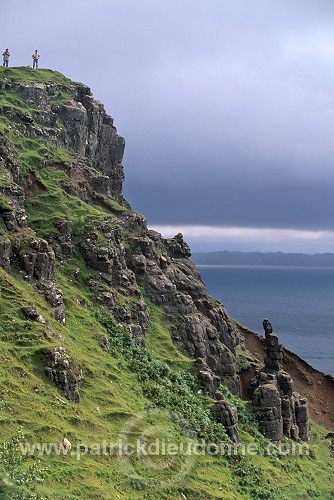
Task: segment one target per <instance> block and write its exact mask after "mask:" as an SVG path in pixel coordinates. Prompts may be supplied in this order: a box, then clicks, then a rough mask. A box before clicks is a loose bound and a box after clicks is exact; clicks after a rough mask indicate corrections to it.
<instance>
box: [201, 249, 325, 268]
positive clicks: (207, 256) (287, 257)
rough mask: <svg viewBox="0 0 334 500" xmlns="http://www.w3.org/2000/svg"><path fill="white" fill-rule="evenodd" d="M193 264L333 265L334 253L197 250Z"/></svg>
mask: <svg viewBox="0 0 334 500" xmlns="http://www.w3.org/2000/svg"><path fill="white" fill-rule="evenodd" d="M192 260H193V261H194V262H195V264H207V265H210V264H211V265H234V266H305V267H334V253H317V254H314V255H308V254H304V253H283V252H268V253H262V252H229V251H227V250H224V251H217V252H198V253H193V254H192Z"/></svg>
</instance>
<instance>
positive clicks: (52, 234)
mask: <svg viewBox="0 0 334 500" xmlns="http://www.w3.org/2000/svg"><path fill="white" fill-rule="evenodd" d="M0 92H1V94H2V96H3V97H6V102H5V104H4V105H2V113H3V115H4V117H5V119H6V121H5V123H6V124H7V123H8V120H10V121H11V123H12V125H11V126H10V127H8V126H7V125H6V126H4V127H3V128H2V129H1V132H0V170H1V182H0V194H1V206H0V213H1V227H2V228H1V230H0V265H1V266H2V267H3V268H4V269H5V271H6V272H7V273H11V272H13V271H14V270H15V272H19V273H20V274H21V276H22V277H23V279H24V280H26V281H28V282H30V283H31V285H32V286H33V287H34V288H35V290H36V293H40V294H43V296H44V297H45V300H46V302H47V303H48V304H49V305H50V306H51V307H52V308H53V309H54V315H55V318H56V319H57V320H58V321H59V322H60V323H61V324H65V322H66V308H65V305H64V300H63V292H62V290H61V288H60V287H59V285H58V284H57V279H56V273H55V268H59V269H61V267H62V266H64V265H66V264H70V265H75V263H76V259H78V258H79V259H83V261H84V262H85V264H86V266H87V267H88V268H90V269H92V270H95V271H96V272H97V273H96V274H95V276H96V277H95V278H94V279H93V278H89V279H88V280H86V283H85V286H87V287H89V289H90V290H91V292H92V296H93V297H94V300H95V302H96V303H98V304H101V305H104V306H105V307H106V308H108V309H109V310H110V311H111V312H112V313H113V315H114V316H115V317H116V318H117V321H118V322H120V323H122V324H123V325H126V326H127V327H128V328H129V329H130V331H131V334H132V337H133V339H134V341H135V342H136V343H137V344H138V345H144V344H145V339H146V337H147V334H148V325H149V322H150V317H149V314H148V308H147V301H148V300H149V301H151V302H153V303H154V304H156V305H159V306H161V307H162V308H163V309H164V311H165V312H166V314H167V317H168V319H169V320H170V322H171V323H172V325H173V329H172V331H171V336H172V339H173V341H174V342H175V344H176V345H177V346H178V347H179V349H180V350H182V351H184V352H186V353H188V355H189V356H190V357H191V358H193V359H195V360H196V367H197V370H198V376H199V379H200V381H201V383H202V384H203V386H204V387H205V388H206V389H207V391H208V393H209V394H210V395H211V396H215V397H216V399H217V401H218V402H217V403H216V405H215V408H214V409H213V411H214V413H215V414H216V415H217V419H218V420H219V421H222V422H223V423H224V425H226V427H227V429H228V431H229V434H230V435H231V437H232V439H234V440H236V439H237V433H238V430H237V415H236V411H235V409H233V408H231V407H230V405H228V404H225V403H224V401H223V395H222V394H221V393H219V391H218V392H217V389H218V387H219V384H220V383H224V384H226V385H227V386H228V387H229V388H230V390H231V391H232V392H233V393H234V394H239V393H240V382H239V376H238V374H237V371H236V370H237V369H236V347H240V348H242V349H243V348H244V339H243V336H242V334H241V333H240V331H239V330H238V329H237V328H236V326H235V324H234V323H233V322H231V321H230V319H229V317H228V315H227V313H226V310H225V309H224V307H223V305H222V304H221V303H219V302H218V301H216V300H214V299H213V298H211V297H210V296H209V295H208V292H207V290H206V287H205V285H204V283H203V281H202V278H201V276H200V274H199V272H198V270H197V269H196V267H195V265H194V264H193V262H192V261H191V260H190V256H191V253H190V249H189V246H188V245H187V244H186V243H185V242H184V240H183V237H182V235H181V234H178V235H176V236H175V237H174V238H170V239H164V238H162V236H161V235H160V234H158V233H157V232H155V231H151V230H149V229H148V228H147V224H146V220H145V218H144V216H143V215H141V214H137V213H134V212H132V211H131V210H130V207H129V204H128V202H127V201H126V200H125V199H124V197H123V192H122V183H123V179H124V174H123V166H122V163H121V162H122V157H123V151H124V139H123V138H122V137H120V136H119V135H118V134H117V130H116V128H115V127H114V125H113V119H112V118H111V117H110V116H108V115H107V114H106V112H105V110H104V108H103V105H102V104H101V103H99V102H98V101H96V100H95V99H94V98H93V96H92V95H91V92H90V90H89V88H88V87H85V86H83V85H81V84H73V83H72V82H67V83H47V84H42V83H31V84H22V83H18V82H15V81H10V80H3V81H1V82H0ZM15 103H20V107H18V106H17V105H16V104H15ZM22 109H24V111H22ZM23 139H24V140H25V141H27V140H28V141H30V143H29V144H30V148H32V149H33V150H34V148H35V156H33V157H32V156H31V155H30V157H29V158H28V160H27V153H26V152H25V150H24V151H23V152H22V153H20V145H18V144H19V141H18V140H21V143H22V142H23ZM37 148H38V149H37ZM59 151H61V152H62V154H60V153H59ZM33 152H34V151H33ZM55 171H57V172H62V173H63V176H62V178H61V180H60V181H59V183H58V187H59V188H60V189H61V190H62V193H64V196H67V199H70V198H71V197H72V198H73V197H74V198H75V199H78V200H81V201H82V202H84V203H86V204H89V205H92V206H93V205H98V206H100V207H103V209H104V216H103V217H100V218H99V220H95V221H89V220H87V221H86V222H85V223H84V224H83V225H82V227H81V226H80V228H78V227H76V225H75V221H74V220H73V219H71V216H70V215H71V214H69V216H68V217H64V216H61V215H58V216H57V217H51V220H50V224H49V226H48V227H49V229H48V230H45V228H44V229H43V237H41V234H40V228H39V223H38V221H33V205H34V202H33V201H31V200H33V198H32V193H36V192H38V193H40V194H41V196H42V195H43V193H44V192H46V191H47V190H48V186H49V185H48V184H47V182H48V179H49V177H50V176H51V174H52V175H54V172H55ZM48 176H49V177H48ZM72 198H71V199H72ZM55 203H57V200H55ZM73 279H74V280H75V279H77V280H79V279H82V278H81V277H80V269H79V268H77V271H76V272H75V274H74V276H73ZM122 297H124V298H129V297H130V298H131V301H130V302H129V301H127V302H126V301H124V300H122ZM124 304H126V305H124ZM59 352H60V354H59ZM64 353H65V351H63V350H62V348H60V351H59V349H58V351H57V352H56V351H52V352H51V353H50V354H49V356H48V360H47V361H46V371H47V373H48V375H49V377H50V378H51V379H52V380H54V381H55V383H57V384H58V385H59V387H61V388H62V389H63V390H64V392H65V394H67V396H68V395H69V394H70V395H71V396H70V399H72V400H73V401H76V402H78V401H79V395H78V389H79V386H80V383H81V381H82V374H79V375H78V377H77V378H76V379H75V380H74V381H72V383H71V384H70V383H69V381H68V380H69V377H68V373H67V369H68V366H69V361H68V358H67V357H66V355H65V354H64ZM259 385H260V384H259ZM261 387H262V385H260V387H259V389H257V390H258V391H259V390H262V389H261ZM255 392H256V391H255ZM257 396H258V395H257ZM68 397H69V396H68ZM259 397H260V396H259ZM260 399H261V398H260Z"/></svg>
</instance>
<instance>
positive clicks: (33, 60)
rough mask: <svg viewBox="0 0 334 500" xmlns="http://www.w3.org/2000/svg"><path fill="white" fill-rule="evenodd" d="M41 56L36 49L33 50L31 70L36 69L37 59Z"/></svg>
mask: <svg viewBox="0 0 334 500" xmlns="http://www.w3.org/2000/svg"><path fill="white" fill-rule="evenodd" d="M40 57H41V56H40V55H39V53H38V52H37V49H36V50H35V52H34V53H33V55H32V68H33V69H35V68H36V69H38V59H39V58H40Z"/></svg>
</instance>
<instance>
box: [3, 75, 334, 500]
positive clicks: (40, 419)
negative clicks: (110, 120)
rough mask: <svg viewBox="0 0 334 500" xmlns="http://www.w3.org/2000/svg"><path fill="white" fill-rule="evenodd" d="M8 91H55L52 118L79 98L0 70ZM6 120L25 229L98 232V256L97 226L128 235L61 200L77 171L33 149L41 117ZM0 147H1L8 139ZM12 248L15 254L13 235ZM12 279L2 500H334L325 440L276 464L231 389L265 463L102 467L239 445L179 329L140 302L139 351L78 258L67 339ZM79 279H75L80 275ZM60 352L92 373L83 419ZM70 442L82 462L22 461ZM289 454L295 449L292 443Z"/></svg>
mask: <svg viewBox="0 0 334 500" xmlns="http://www.w3.org/2000/svg"><path fill="white" fill-rule="evenodd" d="M4 78H6V80H7V81H8V82H16V83H22V84H32V83H42V84H48V83H52V84H59V92H58V94H56V95H55V97H54V99H53V104H60V103H62V102H66V100H68V98H69V96H70V95H71V92H73V85H75V83H74V82H72V81H70V80H68V79H67V78H65V77H64V76H63V75H61V74H60V73H57V72H54V71H51V70H39V71H33V70H32V69H30V68H26V67H21V68H8V69H7V68H0V80H2V79H4ZM0 107H1V109H2V111H3V113H2V114H1V116H0V128H1V130H2V131H3V132H4V133H5V134H6V136H7V137H8V140H9V141H10V144H11V148H12V150H13V154H14V160H15V161H16V162H17V163H18V164H19V165H20V168H21V170H22V172H23V174H24V176H25V179H26V180H27V185H26V200H27V201H26V209H27V214H28V222H29V227H32V229H33V230H34V231H36V234H37V236H39V237H45V238H46V237H49V236H50V235H57V234H58V231H57V229H56V226H55V223H57V222H59V221H62V220H70V221H72V222H73V242H74V243H75V244H77V243H78V242H79V241H81V240H82V238H83V237H84V235H85V232H87V231H89V228H91V227H92V226H97V229H94V231H97V232H98V240H97V245H98V246H99V245H100V246H105V245H107V244H108V240H107V238H106V236H105V234H104V233H103V232H99V231H98V225H99V223H102V222H103V223H104V224H107V225H108V226H109V229H110V232H112V231H113V230H114V229H118V228H120V221H119V220H118V219H120V218H121V217H122V213H123V211H124V208H123V207H120V206H119V205H118V203H117V202H116V201H115V200H112V199H110V198H106V197H101V198H100V199H98V198H96V200H95V202H96V204H95V205H92V204H88V203H85V202H83V201H82V200H81V199H79V198H78V197H77V196H75V195H70V194H68V193H67V192H65V190H64V189H63V186H64V185H67V186H69V185H70V183H71V179H70V176H69V175H68V171H69V169H70V167H71V166H72V165H76V164H77V160H78V159H77V158H76V157H75V155H73V153H71V152H70V151H67V150H65V149H60V148H56V147H55V146H54V145H52V144H50V143H48V142H46V141H44V140H42V139H41V138H39V137H33V138H31V137H28V136H27V134H26V133H25V128H24V127H25V125H24V123H25V120H27V119H28V120H29V119H30V118H29V117H31V118H32V119H34V118H35V117H36V116H37V114H38V113H39V110H38V109H37V108H34V107H33V106H31V104H30V103H27V102H25V101H24V100H23V99H22V97H21V96H20V95H19V94H18V93H17V92H15V91H14V90H13V91H12V92H7V93H6V94H3V95H1V96H0ZM2 140H3V144H4V146H6V140H5V138H4V137H2ZM81 160H82V159H80V161H81ZM82 164H83V169H91V170H90V173H92V172H93V170H92V166H91V165H89V164H86V163H82ZM11 182H12V181H11V178H10V176H9V174H8V172H7V171H6V170H5V169H4V168H3V169H2V170H0V185H4V184H9V183H11ZM9 201H10V200H9V199H8V198H7V197H5V196H1V199H0V208H1V209H3V210H5V209H9V207H10V205H9ZM1 227H4V226H3V224H2V223H1ZM5 234H6V236H10V237H11V239H12V241H14V239H15V238H14V236H15V235H14V236H13V234H9V233H8V231H5ZM31 236H32V232H31V230H30V229H29V228H26V229H24V230H22V232H21V237H22V247H23V248H24V246H25V245H26V244H27V242H28V240H29V238H30V237H31ZM122 243H123V244H124V246H125V247H126V248H129V246H130V244H129V242H128V240H127V231H123V241H122ZM16 267H17V266H16V263H15V262H14V263H13V266H12V268H13V274H12V275H8V274H6V273H5V271H4V270H2V269H0V301H1V307H0V346H1V349H0V423H1V430H2V433H1V439H0V498H3V499H4V500H5V498H8V499H11V500H15V499H16V498H17V499H20V500H24V499H30V500H33V499H38V498H39V499H43V498H44V499H55V500H59V499H61V500H66V499H72V500H73V499H77V498H82V499H87V500H91V499H92V500H94V499H96V500H110V499H118V498H122V499H126V500H128V499H138V500H141V499H143V500H144V499H145V500H146V499H149V500H150V499H152V500H156V499H157V498H161V499H171V500H180V499H182V498H184V496H185V497H186V498H187V499H188V500H189V499H192V500H214V499H226V500H227V499H228V500H241V499H246V500H247V499H249V500H271V499H280V500H284V499H285V500H287V499H288V500H290V499H291V500H294V499H296V500H297V499H305V498H321V499H330V498H333V496H334V487H333V477H334V465H333V464H334V461H333V460H331V459H330V458H329V453H328V446H329V441H328V440H325V439H324V438H325V435H326V433H327V431H326V430H325V429H323V428H322V427H321V426H319V425H317V424H315V423H314V424H313V427H312V428H313V438H312V443H311V455H310V456H283V455H279V454H278V450H276V454H271V455H268V454H267V453H266V450H267V448H266V447H267V446H268V441H266V440H265V439H264V438H263V436H262V435H261V434H260V433H259V431H258V426H257V422H256V420H255V419H254V415H253V414H252V412H251V409H250V407H249V404H248V403H246V402H243V401H241V400H240V399H239V398H237V397H235V396H233V395H231V394H230V393H229V391H228V390H227V389H226V388H222V391H223V392H224V393H225V397H226V398H227V399H228V400H229V401H231V403H232V404H233V405H235V406H237V408H238V410H239V418H240V421H239V423H240V439H241V443H242V444H243V445H244V446H248V445H256V446H257V447H258V451H259V452H258V453H257V454H254V455H250V454H245V455H243V453H242V448H240V449H239V451H238V450H235V451H233V448H230V451H231V453H230V455H227V454H223V455H212V456H211V455H210V454H198V455H190V456H187V455H184V454H182V453H180V452H178V453H176V454H175V455H171V454H169V455H162V454H156V455H151V456H150V457H146V456H145V454H143V453H142V454H141V455H140V456H139V455H137V454H135V455H133V456H131V457H126V456H124V455H122V454H121V453H119V452H118V453H110V454H108V453H107V454H103V453H97V452H98V451H101V450H98V447H99V446H100V447H101V446H102V444H103V443H104V442H105V443H107V444H109V445H110V444H117V443H118V442H119V440H120V439H121V438H124V439H126V440H127V442H128V443H130V444H135V443H136V442H137V439H141V440H145V442H146V443H148V444H151V445H154V443H155V440H156V439H159V440H160V441H163V442H165V443H167V444H168V443H172V444H173V443H177V444H180V443H182V444H183V445H184V446H186V445H191V446H193V445H195V444H196V443H201V442H202V440H204V441H206V442H208V441H212V442H214V443H220V442H221V441H224V442H225V443H228V444H229V445H230V446H232V443H229V442H228V440H227V438H226V434H225V431H224V429H223V428H222V426H221V425H220V424H217V423H216V422H214V421H213V420H212V417H211V413H210V406H211V405H212V404H213V401H212V400H210V399H209V398H208V397H207V396H206V395H205V393H204V394H203V391H202V390H200V387H199V386H198V385H197V382H196V377H195V375H196V372H195V368H194V361H193V360H191V359H189V357H188V356H187V355H185V354H184V353H181V352H180V351H179V350H178V349H177V348H176V346H175V345H174V343H173V341H172V340H171V332H172V328H173V325H172V323H171V321H169V320H168V318H167V316H166V313H165V312H164V310H163V309H162V308H161V307H158V306H156V305H155V304H153V303H152V302H151V301H150V300H148V298H147V297H146V296H145V293H144V291H142V292H143V298H144V300H145V302H146V304H147V307H148V312H149V327H148V338H147V339H146V347H147V348H146V349H140V348H138V347H136V346H134V345H133V344H132V342H131V339H130V337H129V332H128V331H127V329H126V328H125V329H124V328H120V326H119V325H118V324H117V322H116V320H115V318H114V317H113V316H112V315H111V313H110V312H108V311H106V310H104V309H101V308H97V307H96V305H95V304H94V302H93V292H92V291H91V290H90V289H89V288H88V287H87V286H86V283H87V280H89V279H90V278H93V279H94V280H95V281H99V273H98V272H97V271H94V270H92V269H88V268H87V266H86V264H85V262H84V261H83V259H82V257H81V256H80V254H79V253H78V254H76V255H74V256H71V260H70V261H66V259H65V261H64V262H63V263H62V265H61V266H60V265H59V263H58V262H57V263H56V268H57V269H56V283H57V285H58V286H59V287H60V288H61V289H62V291H63V294H64V304H65V307H66V325H64V326H63V325H60V324H59V323H58V322H57V321H56V320H55V318H54V311H53V310H52V308H51V307H50V306H49V305H48V304H47V303H46V301H45V300H44V297H43V296H42V295H41V294H40V293H38V291H37V289H36V287H35V285H36V284H34V283H27V282H26V281H24V280H23V278H22V276H21V275H20V274H19V272H18V270H17V269H16ZM77 267H79V268H80V274H79V277H76V275H75V270H76V269H77ZM98 290H99V291H104V290H109V291H110V290H111V291H112V292H113V294H114V295H115V296H116V297H117V300H118V303H119V306H120V307H123V308H129V309H130V310H131V308H132V307H133V306H134V303H135V302H136V301H137V300H138V297H127V296H123V295H121V294H120V293H119V292H116V291H115V290H112V289H110V288H108V287H107V285H106V284H104V283H102V282H100V284H99V285H98ZM32 304H33V305H34V306H35V307H36V308H37V310H38V311H39V313H40V314H41V315H42V316H43V318H44V319H45V321H46V324H47V325H48V326H49V327H51V328H52V329H53V331H54V335H53V334H52V333H51V330H50V329H47V328H46V326H45V325H43V324H42V323H38V322H36V321H30V320H28V319H27V317H26V316H25V314H24V311H23V309H24V308H25V307H27V306H30V305H32ZM102 335H107V336H108V338H109V340H110V343H111V349H110V352H105V351H104V350H103V349H102V347H101V337H102ZM59 336H61V337H62V339H63V340H62V339H61V338H60V337H59ZM59 346H63V347H65V348H66V350H67V353H68V355H69V356H70V359H71V363H72V365H71V366H74V365H75V366H76V367H77V369H82V370H83V373H84V381H83V384H82V387H81V389H80V403H79V404H77V405H76V404H74V403H71V402H69V401H67V400H66V399H65V397H64V395H63V393H62V392H61V391H60V390H58V389H57V387H56V386H55V385H54V384H53V383H51V382H50V380H49V379H48V377H47V375H46V373H45V367H44V365H45V359H46V355H47V353H48V352H49V351H50V350H51V349H53V348H55V347H59ZM238 363H239V369H240V370H247V369H248V368H249V367H251V366H253V365H254V363H256V361H255V360H254V359H253V358H251V357H249V356H248V355H246V354H245V353H244V352H242V351H238ZM65 436H66V437H67V438H68V439H69V440H70V441H71V442H72V446H73V448H72V451H73V452H74V453H73V454H69V455H63V454H58V455H57V453H56V451H55V449H53V451H52V452H51V453H50V454H45V453H44V454H40V453H39V451H38V449H35V451H34V452H33V453H32V455H31V456H30V455H29V454H28V455H26V456H24V455H22V453H21V452H19V450H18V447H17V444H18V442H24V443H30V444H31V443H40V444H44V445H48V444H52V443H55V444H57V445H59V444H60V443H61V442H62V440H63V438H64V437H65ZM286 444H287V445H289V446H291V445H292V443H291V442H289V441H286ZM80 446H81V448H80ZM84 450H87V451H88V452H87V453H83V451H84ZM114 451H115V450H114ZM232 451H233V452H232ZM274 451H275V450H274Z"/></svg>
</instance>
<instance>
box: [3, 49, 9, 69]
mask: <svg viewBox="0 0 334 500" xmlns="http://www.w3.org/2000/svg"><path fill="white" fill-rule="evenodd" d="M9 56H10V53H9V50H8V49H6V50H5V52H3V53H2V57H3V66H6V67H7V68H8V61H9Z"/></svg>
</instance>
